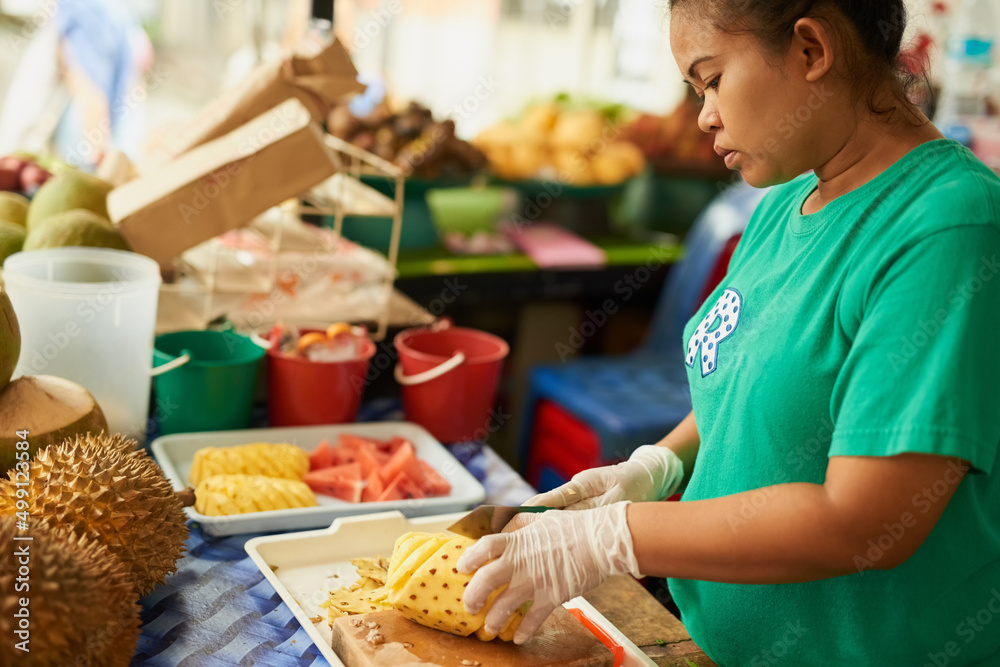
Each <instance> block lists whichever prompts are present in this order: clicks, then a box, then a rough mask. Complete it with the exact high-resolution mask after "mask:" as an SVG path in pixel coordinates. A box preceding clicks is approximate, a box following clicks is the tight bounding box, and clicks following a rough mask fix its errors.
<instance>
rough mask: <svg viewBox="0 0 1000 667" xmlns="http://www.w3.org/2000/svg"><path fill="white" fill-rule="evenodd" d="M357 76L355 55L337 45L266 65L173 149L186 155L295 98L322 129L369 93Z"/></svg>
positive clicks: (215, 106) (215, 105) (224, 96)
mask: <svg viewBox="0 0 1000 667" xmlns="http://www.w3.org/2000/svg"><path fill="white" fill-rule="evenodd" d="M357 77H358V71H357V70H356V69H355V68H354V65H353V64H352V63H351V57H350V55H348V53H347V51H346V50H345V49H344V47H343V45H342V44H340V42H338V41H336V40H334V42H333V43H332V44H330V45H329V46H328V47H326V48H325V49H323V51H321V52H320V53H319V54H317V55H315V56H312V57H304V56H292V57H290V58H287V59H285V60H284V61H282V62H269V63H262V64H261V65H259V66H258V67H257V68H256V69H254V70H253V71H252V72H251V73H250V74H249V75H248V76H247V78H246V79H244V80H243V83H241V84H240V85H239V86H237V87H236V88H235V89H233V90H231V91H228V92H226V93H223V94H222V95H220V96H219V97H217V98H216V99H215V100H214V101H213V102H211V103H210V104H209V105H208V106H207V107H205V108H204V109H203V110H202V112H201V113H199V114H198V116H197V117H196V118H195V120H194V121H193V122H192V123H191V125H189V126H188V127H187V128H186V129H185V130H183V132H182V133H181V136H180V137H179V138H178V140H177V141H176V142H170V143H171V146H170V148H171V149H172V150H173V151H174V155H179V154H181V153H184V152H185V151H188V150H190V149H192V148H194V147H195V146H199V145H201V144H203V143H205V142H206V141H211V140H212V139H216V138H218V137H221V136H222V135H224V134H227V133H229V132H231V131H233V130H234V129H236V128H237V127H239V126H240V125H243V124H244V123H246V122H248V121H249V120H250V119H251V118H256V117H257V116H259V115H260V114H262V113H264V112H265V111H267V110H268V109H271V108H273V107H274V106H276V105H278V104H280V103H281V102H284V101H285V100H287V99H289V98H293V97H294V98H296V99H298V100H299V101H300V102H302V104H303V105H304V106H305V108H306V109H308V110H309V113H310V114H311V115H312V119H313V120H314V121H315V122H316V123H319V124H320V125H322V124H323V122H324V121H325V120H326V117H327V114H329V112H330V109H331V108H332V107H333V106H334V105H335V104H336V103H337V102H338V101H339V100H340V99H341V98H343V97H344V96H345V95H348V94H354V93H362V92H364V91H365V86H364V84H360V83H358V82H357Z"/></svg>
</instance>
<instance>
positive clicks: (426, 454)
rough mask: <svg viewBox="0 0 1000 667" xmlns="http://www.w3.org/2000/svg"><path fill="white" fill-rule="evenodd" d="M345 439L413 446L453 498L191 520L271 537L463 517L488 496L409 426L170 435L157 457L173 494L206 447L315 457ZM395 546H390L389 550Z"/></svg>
mask: <svg viewBox="0 0 1000 667" xmlns="http://www.w3.org/2000/svg"><path fill="white" fill-rule="evenodd" d="M341 433H351V434H356V435H359V436H363V437H370V438H374V439H378V440H387V439H389V438H391V437H393V436H400V437H403V438H407V439H409V440H410V442H412V443H413V445H414V447H415V448H416V451H417V456H419V457H420V458H421V459H423V460H424V461H426V462H427V463H428V464H429V465H430V466H431V467H432V468H434V469H435V470H437V471H438V472H439V473H441V475H442V476H443V477H444V478H445V479H447V480H448V482H449V483H450V484H451V493H449V494H448V495H446V496H436V497H432V498H421V499H408V500H390V501H383V502H369V503H349V502H346V501H343V500H340V499H338V498H331V497H328V496H323V495H317V496H316V500H317V502H318V503H319V505H317V506H316V507H302V508H298V509H289V510H272V511H269V512H250V513H247V514H234V515H232V516H205V515H204V514H201V513H200V512H197V511H195V509H194V508H193V507H188V508H187V510H186V511H187V514H188V516H189V517H190V518H191V519H192V520H194V521H197V522H198V523H199V524H201V527H202V530H203V531H204V532H205V533H207V534H209V535H215V536H220V535H237V534H242V533H273V532H278V531H289V530H303V529H307V528H320V527H327V526H329V525H330V524H331V522H332V521H333V520H334V519H337V518H340V517H346V516H354V515H358V514H371V513H374V512H384V511H386V510H399V511H400V512H401V513H402V514H403V515H405V516H410V517H415V516H427V515H430V514H443V513H447V512H461V511H464V510H468V509H471V508H472V507H475V506H476V505H479V504H480V503H482V502H483V500H485V498H486V490H485V489H484V488H483V485H482V484H480V483H479V482H478V481H477V480H476V478H475V477H473V476H472V475H471V474H470V473H469V471H468V470H466V469H465V467H464V466H463V465H462V464H461V463H459V462H458V460H457V459H455V457H454V456H452V455H451V453H450V452H449V451H448V450H447V449H445V448H444V446H443V445H442V444H441V443H439V442H438V441H437V440H436V439H435V438H434V436H432V435H431V434H430V433H428V432H427V431H426V430H425V429H424V428H422V427H421V426H419V425H417V424H412V423H410V422H374V423H364V424H361V423H359V424H334V425H329V426H296V427H293V428H266V429H250V430H245V431H214V432H207V433H182V434H177V435H166V436H162V437H159V438H157V439H156V440H154V441H153V444H152V450H153V456H154V457H155V458H156V460H157V462H158V463H159V464H160V467H162V468H163V471H164V473H166V475H167V477H168V478H169V479H170V481H171V483H172V484H173V485H174V488H175V489H178V490H180V489H184V488H186V487H188V486H189V484H188V475H189V474H190V472H191V461H192V460H193V459H194V454H195V452H196V451H198V450H199V449H201V448H202V447H231V446H234V445H245V444H248V443H252V442H284V443H289V444H292V445H295V446H297V447H301V448H302V449H304V450H306V451H312V450H313V448H315V447H316V446H317V445H318V444H319V443H320V441H322V440H323V439H324V438H326V439H328V440H329V441H330V444H336V441H337V437H338V435H339V434H341ZM391 546H392V544H391V543H390V547H391Z"/></svg>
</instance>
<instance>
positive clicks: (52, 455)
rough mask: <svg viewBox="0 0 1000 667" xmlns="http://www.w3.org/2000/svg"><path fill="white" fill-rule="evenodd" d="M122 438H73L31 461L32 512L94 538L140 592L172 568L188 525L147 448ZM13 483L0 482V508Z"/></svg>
mask: <svg viewBox="0 0 1000 667" xmlns="http://www.w3.org/2000/svg"><path fill="white" fill-rule="evenodd" d="M125 442H127V439H126V438H124V437H122V436H103V437H95V436H87V437H77V438H76V439H74V440H71V441H66V442H64V443H63V444H61V445H55V446H49V447H48V448H46V449H45V450H44V451H43V452H40V453H39V454H38V456H36V457H35V460H34V461H32V462H31V466H30V468H29V471H28V479H29V480H30V481H29V484H28V486H27V487H21V488H26V489H27V492H28V499H27V500H28V502H29V503H30V504H31V510H30V511H31V515H32V516H33V517H37V519H36V520H43V521H46V522H48V523H50V524H52V525H60V526H62V525H64V526H67V527H68V528H71V529H72V530H73V531H74V532H75V533H77V534H78V535H91V536H94V537H96V538H97V539H98V540H99V541H100V542H101V543H102V544H104V545H105V546H106V547H107V548H108V549H109V550H110V551H111V552H112V553H113V554H115V555H116V556H117V557H118V558H120V559H121V561H122V563H123V564H124V566H125V569H126V571H127V572H128V573H129V574H130V575H131V577H132V580H133V582H134V584H135V588H136V591H137V592H138V593H139V595H145V594H147V593H149V592H150V591H151V590H153V588H154V587H155V586H157V585H158V584H162V583H163V582H164V581H165V580H166V577H167V575H168V574H170V573H172V572H174V571H175V570H176V569H177V560H178V559H179V558H180V557H181V554H182V553H183V551H184V541H185V540H186V539H187V536H188V530H187V525H186V519H185V515H184V510H183V507H182V504H181V500H180V499H179V498H178V496H177V495H176V494H175V492H174V489H173V487H172V486H171V484H170V482H169V481H168V480H167V479H166V477H165V476H164V474H163V471H162V470H160V468H159V466H158V465H157V464H156V462H155V461H153V460H152V459H151V458H150V457H149V456H148V455H147V454H146V453H145V452H144V451H124V450H123V449H122V447H121V445H123V444H124V443H125ZM16 502H17V497H16V491H15V488H14V485H13V484H6V485H3V486H0V514H3V513H12V512H13V511H14V507H15V506H16Z"/></svg>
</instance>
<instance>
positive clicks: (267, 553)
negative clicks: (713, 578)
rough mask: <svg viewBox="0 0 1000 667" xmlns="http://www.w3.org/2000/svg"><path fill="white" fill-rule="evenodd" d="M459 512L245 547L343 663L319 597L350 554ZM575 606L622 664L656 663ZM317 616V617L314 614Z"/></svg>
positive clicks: (378, 547)
mask: <svg viewBox="0 0 1000 667" xmlns="http://www.w3.org/2000/svg"><path fill="white" fill-rule="evenodd" d="M463 514H464V513H463V512H457V513H453V514H446V515H439V516H425V517H419V518H412V519H408V518H406V517H405V516H403V514H402V513H400V512H398V511H390V512H381V513H379V514H369V515H367V516H353V517H347V518H343V519H337V520H336V521H334V522H333V525H331V526H330V527H329V528H326V529H323V530H312V531H307V532H301V533H289V534H285V535H270V536H266V537H256V538H253V539H251V540H248V541H247V543H246V551H247V553H248V554H249V555H250V558H251V560H253V562H254V563H255V564H256V565H257V567H258V568H259V569H260V571H261V572H262V573H263V574H264V577H265V578H266V579H267V580H268V581H269V582H270V584H271V585H272V586H274V589H275V590H276V591H277V592H278V595H280V596H281V599H282V600H284V602H285V604H287V605H288V607H289V609H291V610H292V613H293V614H294V615H295V618H297V619H298V621H299V623H301V624H302V627H303V628H305V631H306V633H307V634H308V635H309V637H310V638H311V639H312V640H313V642H314V643H315V644H316V648H317V649H319V651H320V653H322V654H323V657H325V658H326V659H327V660H328V661H329V662H330V664H331V665H332V667H353V666H351V665H345V664H344V662H343V661H342V660H341V659H340V657H339V656H338V655H337V654H336V652H335V651H334V650H333V648H332V647H331V643H332V640H333V634H332V631H331V630H330V627H329V625H328V623H327V613H326V610H325V609H323V608H321V607H320V606H319V605H320V603H322V602H324V601H325V600H326V599H327V591H329V590H332V589H335V588H340V587H342V586H349V585H350V584H352V583H354V582H355V581H357V579H358V576H357V572H356V570H355V568H354V566H353V565H351V559H352V558H359V557H362V556H367V557H374V556H377V555H379V554H381V555H382V556H385V557H386V558H388V557H389V556H390V555H391V554H392V547H393V545H394V544H395V542H396V538H398V537H399V536H400V535H402V534H404V533H407V532H410V531H426V532H439V531H444V530H445V529H446V528H447V527H448V526H450V525H451V524H453V523H455V521H457V520H458V519H459V518H460V517H461V516H463ZM563 606H565V607H567V608H570V609H572V608H577V609H580V610H581V611H583V612H584V614H586V616H587V617H589V618H590V619H591V620H592V621H594V623H596V624H597V625H599V626H600V627H601V628H603V629H604V630H605V631H606V632H608V633H609V634H610V635H612V636H614V637H615V639H616V640H617V641H618V643H619V644H621V645H622V646H624V647H625V661H624V663H623V664H624V667H639V666H640V665H641V666H643V667H655V663H654V662H653V661H652V660H651V659H650V658H649V657H648V656H647V655H646V654H645V653H643V652H642V651H641V650H640V649H639V648H638V647H636V645H635V644H633V643H632V642H631V641H629V640H628V639H627V638H626V637H625V635H623V634H622V633H621V632H620V631H619V630H618V629H617V628H616V627H615V626H613V625H612V624H611V623H610V622H609V621H608V620H607V619H606V618H605V617H604V616H603V615H601V613H600V612H598V611H597V610H596V609H594V607H592V606H591V605H590V603H589V602H587V601H586V600H585V599H583V598H582V597H577V598H573V599H572V600H570V601H569V602H567V603H566V604H565V605H563ZM317 616H318V617H319V618H320V620H319V622H316V623H314V622H313V619H315V618H316V617H317Z"/></svg>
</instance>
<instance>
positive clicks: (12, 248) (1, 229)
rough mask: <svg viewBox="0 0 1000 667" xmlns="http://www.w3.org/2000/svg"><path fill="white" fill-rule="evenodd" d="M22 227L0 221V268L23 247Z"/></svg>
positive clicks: (23, 234) (23, 233)
mask: <svg viewBox="0 0 1000 667" xmlns="http://www.w3.org/2000/svg"><path fill="white" fill-rule="evenodd" d="M24 238H25V232H24V227H22V226H21V225H18V224H16V223H13V222H7V221H6V220H2V219H0V266H2V265H3V262H4V260H5V259H7V258H8V257H10V256H11V255H13V254H14V253H15V252H21V249H22V248H23V247H24Z"/></svg>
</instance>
